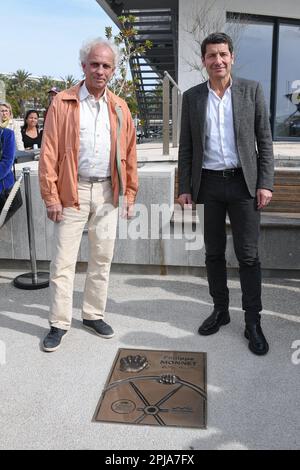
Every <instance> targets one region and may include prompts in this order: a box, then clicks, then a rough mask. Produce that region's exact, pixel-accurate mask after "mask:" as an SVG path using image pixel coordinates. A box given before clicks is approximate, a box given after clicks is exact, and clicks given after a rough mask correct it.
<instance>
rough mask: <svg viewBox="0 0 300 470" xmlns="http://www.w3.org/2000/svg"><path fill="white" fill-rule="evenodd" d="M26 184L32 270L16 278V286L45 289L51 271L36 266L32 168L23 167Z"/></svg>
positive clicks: (28, 288)
mask: <svg viewBox="0 0 300 470" xmlns="http://www.w3.org/2000/svg"><path fill="white" fill-rule="evenodd" d="M23 175H24V185H25V200H26V216H27V229H28V240H29V254H30V262H31V272H30V273H25V274H21V275H20V276H17V277H16V278H15V279H14V281H13V282H14V286H15V287H18V288H19V289H27V290H34V289H43V288H45V287H48V286H49V273H48V272H38V271H37V268H36V251H35V239H34V225H33V217H32V200H31V186H30V168H29V167H26V168H23Z"/></svg>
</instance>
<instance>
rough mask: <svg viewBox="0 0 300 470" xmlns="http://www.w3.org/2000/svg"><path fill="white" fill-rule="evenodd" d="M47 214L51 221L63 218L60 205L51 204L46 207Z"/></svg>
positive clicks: (58, 220)
mask: <svg viewBox="0 0 300 470" xmlns="http://www.w3.org/2000/svg"><path fill="white" fill-rule="evenodd" d="M47 216H48V218H49V219H50V220H52V222H60V221H61V220H62V219H63V215H62V205H61V204H53V205H52V206H48V207H47Z"/></svg>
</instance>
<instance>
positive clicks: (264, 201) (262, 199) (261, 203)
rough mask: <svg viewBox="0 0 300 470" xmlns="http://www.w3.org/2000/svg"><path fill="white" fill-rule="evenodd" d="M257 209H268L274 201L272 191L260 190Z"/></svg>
mask: <svg viewBox="0 0 300 470" xmlns="http://www.w3.org/2000/svg"><path fill="white" fill-rule="evenodd" d="M256 197H257V209H263V208H264V207H266V206H267V205H268V204H269V202H270V201H271V199H272V191H269V190H268V189H258V190H257V191H256Z"/></svg>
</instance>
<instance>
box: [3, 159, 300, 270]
mask: <svg viewBox="0 0 300 470" xmlns="http://www.w3.org/2000/svg"><path fill="white" fill-rule="evenodd" d="M22 166H30V167H31V168H32V171H31V178H30V181H31V194H32V204H33V219H34V227H35V245H36V257H37V260H41V261H47V260H50V259H51V257H52V236H53V223H52V222H51V221H49V220H48V219H47V216H46V211H45V208H44V204H43V201H42V200H41V197H40V191H39V185H38V177H37V162H30V163H26V165H17V167H18V170H17V173H18V172H20V171H21V168H22ZM175 166H176V164H175V163H147V164H144V165H143V166H142V167H141V168H139V186H140V189H139V193H138V198H137V201H136V202H137V204H142V205H143V207H144V208H145V209H147V211H148V217H147V220H146V222H145V221H144V222H143V224H144V225H145V224H147V225H148V227H147V236H146V237H145V238H144V239H136V240H132V239H120V237H119V238H117V240H116V246H115V254H114V259H113V263H115V264H118V265H125V264H126V265H128V264H129V265H144V266H145V265H146V266H147V265H152V266H153V265H156V266H182V267H203V266H204V265H205V255H204V248H203V243H202V242H203V240H202V238H201V237H202V229H201V224H200V223H199V222H198V223H196V224H195V223H194V222H193V223H192V220H193V219H192V217H190V218H189V219H188V220H187V222H188V223H187V224H186V225H185V228H184V236H180V234H181V233H183V228H182V221H181V219H180V217H181V215H180V212H179V220H178V219H175V221H174V222H170V221H169V219H168V218H167V219H166V220H165V221H164V222H162V223H161V224H160V228H161V233H162V234H163V236H161V235H160V236H159V237H156V238H154V239H153V238H151V236H150V231H151V228H152V227H153V221H152V220H151V219H150V213H151V206H152V208H153V207H154V205H157V206H156V207H158V205H162V204H165V205H166V207H169V208H170V212H169V214H170V216H171V211H172V209H173V201H174V176H175ZM22 190H24V188H23V185H22ZM23 196H24V194H23ZM24 201H25V199H24ZM138 216H139V214H138ZM133 223H138V220H137V219H136V222H133ZM202 224H203V222H202ZM202 226H203V225H202ZM140 228H141V229H145V226H143V227H140ZM195 231H196V236H197V246H195V235H194V234H195ZM165 235H166V236H165ZM178 235H179V237H178ZM299 239H300V219H299V218H298V219H295V220H292V219H289V218H286V219H278V217H277V218H276V216H275V215H268V216H267V215H264V216H263V220H262V230H261V240H260V253H261V261H262V266H263V268H265V269H284V270H291V269H300V245H299ZM87 248H88V240H87V233H86V232H84V233H83V238H82V243H81V246H80V250H79V254H78V261H87V259H88V250H87ZM195 248H196V249H195ZM1 259H2V260H29V259H30V257H29V249H28V235H27V221H26V206H25V202H24V205H23V207H22V209H20V210H19V211H18V212H17V213H16V214H15V216H14V217H13V218H12V219H11V220H10V221H9V222H8V223H7V224H6V225H5V226H4V227H2V229H0V265H1ZM227 261H228V266H230V267H236V266H237V261H236V258H235V255H234V250H233V243H232V236H231V232H230V227H228V243H227Z"/></svg>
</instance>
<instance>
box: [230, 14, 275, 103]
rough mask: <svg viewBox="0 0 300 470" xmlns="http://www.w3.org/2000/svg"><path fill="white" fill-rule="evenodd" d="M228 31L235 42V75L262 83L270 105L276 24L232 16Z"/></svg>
mask: <svg viewBox="0 0 300 470" xmlns="http://www.w3.org/2000/svg"><path fill="white" fill-rule="evenodd" d="M226 32H227V34H229V35H230V36H231V37H232V39H233V42H234V48H235V64H234V66H233V69H232V71H233V74H234V75H236V76H238V77H243V78H247V79H249V80H256V81H258V82H260V83H261V85H262V87H263V90H264V95H265V99H266V103H267V105H268V106H269V105H270V93H271V72H272V40H273V23H267V22H265V23H264V22H258V21H255V20H253V19H248V18H245V19H242V20H241V19H238V18H237V19H228V20H227V25H226Z"/></svg>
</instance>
